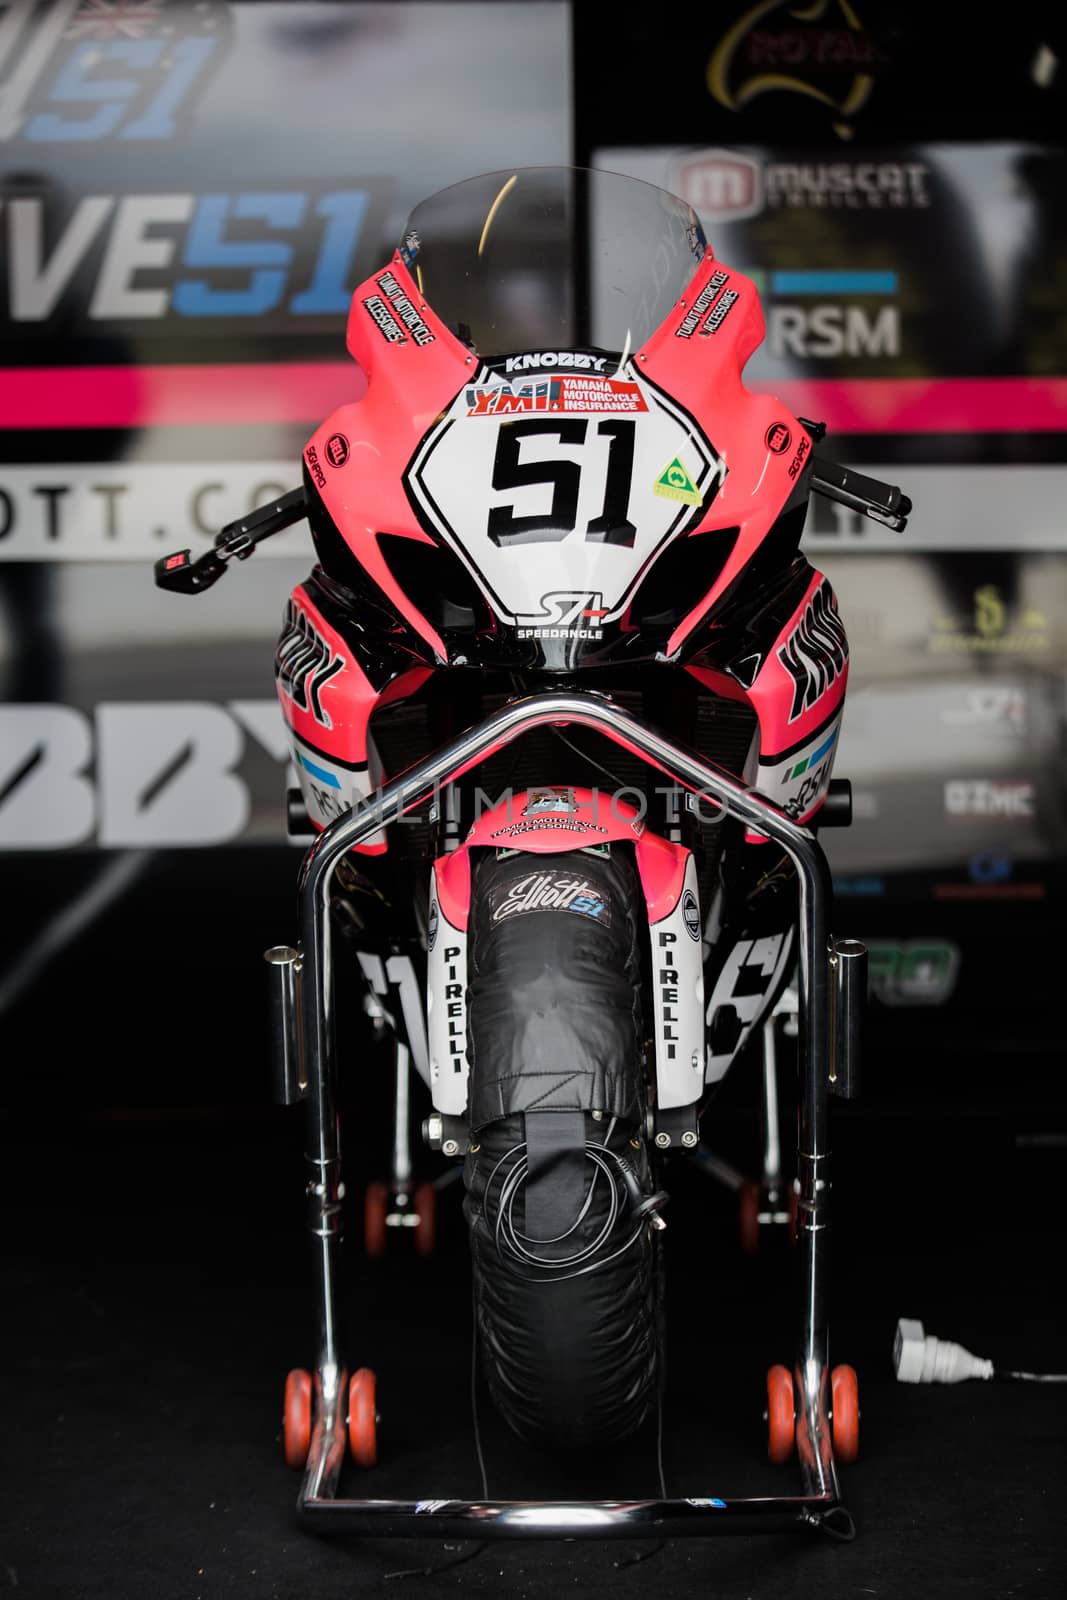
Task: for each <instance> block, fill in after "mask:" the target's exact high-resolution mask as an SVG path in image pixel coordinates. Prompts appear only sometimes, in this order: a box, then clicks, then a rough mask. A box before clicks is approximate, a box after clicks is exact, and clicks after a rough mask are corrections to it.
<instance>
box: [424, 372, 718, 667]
mask: <svg viewBox="0 0 1067 1600" xmlns="http://www.w3.org/2000/svg"><path fill="white" fill-rule="evenodd" d="M549 359H552V357H551V353H548V354H545V355H540V354H537V355H534V356H531V357H530V358H529V361H530V365H531V366H532V365H533V363H534V362H536V363H538V364H540V363H542V362H544V361H547V360H549ZM571 359H572V360H575V361H576V360H577V358H576V357H574V356H572V357H571ZM526 360H527V358H525V357H523V356H514V357H509V358H508V361H509V364H510V365H513V366H514V370H515V373H519V372H523V371H525V370H526V369H525V366H523V365H520V363H525V362H526ZM606 411H607V412H613V413H618V412H625V413H626V414H625V415H618V414H616V415H607V416H605V415H604V414H603V413H604V412H606ZM672 474H673V476H671V475H672ZM725 476H726V465H725V463H724V462H723V460H722V459H721V457H720V456H719V454H718V452H717V451H716V450H715V448H714V446H713V444H712V443H711V441H710V440H709V439H708V438H707V437H706V436H705V435H704V433H703V432H702V430H701V428H700V427H699V425H698V424H697V422H696V421H695V420H694V419H693V418H692V417H691V416H690V415H689V414H688V413H687V412H686V411H685V410H684V409H683V408H682V407H681V406H680V405H679V404H678V403H677V402H676V401H674V400H673V399H671V398H670V397H669V396H668V395H666V394H664V393H663V392H662V391H660V390H659V389H658V388H657V387H656V386H655V385H654V384H652V383H651V382H650V381H649V380H648V379H647V377H645V376H644V375H643V374H641V373H638V372H637V371H635V370H634V368H633V367H632V366H630V365H627V366H625V367H621V368H619V369H618V370H617V371H616V373H615V374H614V375H613V376H610V377H609V376H607V375H602V374H600V373H590V374H589V375H588V376H582V377H579V376H577V375H576V373H575V372H574V370H573V368H572V370H571V371H570V372H568V373H566V374H563V373H553V372H552V371H550V370H549V371H545V370H543V369H542V370H541V371H539V372H537V373H532V372H531V373H530V375H529V376H524V377H518V376H514V375H512V376H508V375H506V374H503V373H501V371H500V370H499V368H497V369H494V368H491V367H488V366H484V367H482V368H481V370H480V371H479V372H477V373H476V374H475V375H474V376H473V378H472V380H471V382H470V383H469V384H468V385H466V386H465V387H464V388H463V389H462V390H461V391H460V393H459V394H458V395H457V396H456V399H455V401H454V402H453V404H452V406H451V407H450V408H449V410H448V411H447V412H446V413H444V415H443V416H441V417H440V418H439V419H438V420H437V422H435V424H434V425H433V427H432V428H431V429H430V431H429V433H427V435H426V437H425V438H424V439H423V440H422V442H421V444H420V445H419V448H418V450H417V451H416V453H415V455H414V457H413V458H412V461H411V464H410V466H409V468H408V471H407V473H406V474H405V480H404V482H405V488H406V490H407V494H408V499H409V501H410V502H411V505H412V508H413V510H414V511H415V514H416V516H417V517H418V519H419V521H420V523H421V525H422V526H423V527H424V528H426V529H427V531H429V532H432V533H434V534H435V535H437V536H438V537H439V538H441V539H442V540H443V541H444V542H445V543H446V544H448V545H449V546H450V547H451V548H452V549H453V550H454V551H455V552H456V554H457V555H458V556H459V557H460V558H461V560H462V561H463V562H464V563H465V564H466V566H467V568H468V570H469V571H470V572H471V574H472V576H473V577H474V578H475V579H476V581H478V582H479V583H480V585H481V586H482V588H483V589H484V590H485V592H486V594H487V596H488V597H489V599H490V601H491V603H492V605H493V608H494V610H495V611H496V613H497V615H498V616H499V617H500V618H501V619H502V620H503V621H505V622H508V623H512V624H514V625H517V626H519V627H522V628H524V629H526V630H528V632H527V633H526V634H525V635H524V636H525V637H530V638H536V637H541V636H542V633H541V629H543V628H544V627H548V628H556V629H563V628H566V629H568V630H570V629H573V628H575V627H580V628H582V629H583V630H584V629H586V628H588V627H589V625H590V624H591V625H592V626H591V628H590V631H591V632H592V631H595V630H596V629H598V628H599V627H600V626H601V625H602V624H603V623H605V622H610V621H612V620H614V618H616V617H617V616H619V615H620V614H621V613H622V611H623V610H624V609H625V606H626V604H627V603H628V601H629V600H630V598H631V597H632V595H633V593H634V591H635V590H636V588H637V585H638V583H639V582H640V580H641V578H642V576H643V575H644V573H645V571H646V570H647V568H648V567H649V565H650V564H651V562H652V560H653V559H654V557H655V556H656V554H657V552H658V551H659V550H660V548H661V547H662V546H663V545H664V544H665V543H666V542H667V541H668V540H669V539H671V538H672V537H673V536H674V535H675V534H678V533H681V532H683V531H685V532H688V531H690V530H691V529H692V528H694V527H695V526H696V525H697V524H698V523H699V521H700V520H701V519H702V517H703V515H704V513H705V512H706V511H707V508H708V507H709V506H710V505H711V504H712V502H713V500H714V499H715V497H716V495H717V494H718V492H719V489H720V487H721V484H722V482H723V480H724V479H725ZM661 480H662V481H666V480H669V481H667V483H666V487H667V488H669V489H671V491H672V492H671V493H670V494H668V493H667V492H666V489H665V488H664V487H660V485H661ZM675 480H677V481H675ZM538 595H539V596H541V597H542V599H541V602H540V605H541V611H540V613H538V612H537V611H534V612H533V614H531V598H532V597H533V596H538ZM587 599H588V600H590V601H594V602H595V603H593V604H587V605H582V606H581V607H580V611H581V613H583V614H582V615H579V614H578V612H579V608H578V604H577V603H578V601H579V600H583V601H584V600H587ZM561 604H562V605H563V606H564V614H561V613H560V611H559V610H558V609H557V608H558V606H559V605H561ZM585 613H594V615H588V614H585ZM552 636H553V637H556V635H555V634H553V635H552ZM560 636H562V635H560ZM567 636H568V637H569V634H568V635H567Z"/></svg>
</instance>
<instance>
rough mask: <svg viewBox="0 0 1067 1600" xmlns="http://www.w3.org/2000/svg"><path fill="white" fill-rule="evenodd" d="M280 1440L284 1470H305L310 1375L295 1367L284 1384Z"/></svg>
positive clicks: (307, 1446)
mask: <svg viewBox="0 0 1067 1600" xmlns="http://www.w3.org/2000/svg"><path fill="white" fill-rule="evenodd" d="M282 1438H283V1439H284V1441H285V1464H286V1466H287V1467H297V1468H300V1467H303V1466H305V1465H306V1463H307V1458H308V1450H309V1449H310V1448H311V1373H310V1372H305V1371H304V1369H303V1368H302V1367H294V1368H293V1370H292V1372H290V1374H289V1376H288V1377H287V1378H286V1380H285V1411H284V1415H283V1417H282Z"/></svg>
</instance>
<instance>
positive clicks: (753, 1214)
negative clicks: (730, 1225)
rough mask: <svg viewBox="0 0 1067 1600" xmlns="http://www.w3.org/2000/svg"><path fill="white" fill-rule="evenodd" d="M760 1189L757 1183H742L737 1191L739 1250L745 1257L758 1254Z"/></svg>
mask: <svg viewBox="0 0 1067 1600" xmlns="http://www.w3.org/2000/svg"><path fill="white" fill-rule="evenodd" d="M759 1203H760V1188H759V1184H758V1183H743V1184H742V1185H741V1187H740V1189H739V1190H738V1191H737V1207H738V1223H739V1225H740V1229H741V1248H742V1250H743V1251H744V1252H745V1254H746V1256H754V1255H758V1254H759V1242H760V1227H759Z"/></svg>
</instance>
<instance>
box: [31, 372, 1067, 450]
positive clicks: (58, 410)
mask: <svg viewBox="0 0 1067 1600" xmlns="http://www.w3.org/2000/svg"><path fill="white" fill-rule="evenodd" d="M364 387H365V383H364V378H363V374H362V373H361V371H360V369H359V368H358V367H357V366H356V365H355V363H354V362H352V361H321V362H319V361H267V362H256V363H243V364H240V365H229V366H210V365H203V366H157V367H8V368H7V369H3V370H0V429H3V428H166V427H181V426H195V425H197V424H200V425H211V426H220V425H225V424H233V425H239V424H243V425H246V426H255V425H256V424H257V423H279V422H299V423H308V424H311V425H313V426H314V425H315V424H317V423H319V422H321V421H322V420H323V419H324V418H325V417H327V416H329V414H330V412H331V411H333V410H335V409H336V407H337V406H339V405H343V404H345V403H346V402H348V401H352V400H358V399H359V398H360V396H361V395H362V394H363V390H364ZM753 387H754V388H755V390H756V391H757V392H760V393H768V392H769V393H772V394H775V395H777V396H778V398H779V399H780V400H781V401H782V404H783V405H785V406H787V407H788V408H789V410H790V411H792V413H793V415H794V416H802V417H809V418H810V419H811V420H812V421H824V422H827V423H829V424H830V426H831V428H832V430H833V432H834V433H835V434H842V433H1047V432H1054V433H1059V432H1064V431H1067V378H943V379H937V378H842V379H821V378H812V379H807V378H797V379H787V380H785V381H783V382H780V383H774V384H771V383H767V384H756V385H754V386H753Z"/></svg>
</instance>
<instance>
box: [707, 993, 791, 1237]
mask: <svg viewBox="0 0 1067 1600" xmlns="http://www.w3.org/2000/svg"><path fill="white" fill-rule="evenodd" d="M798 1007H799V1000H798V996H797V990H796V986H795V984H790V986H789V987H788V988H787V989H786V990H785V991H784V993H783V994H782V995H781V996H780V997H779V999H778V1000H777V1002H776V1003H775V1005H774V1007H773V1008H772V1010H771V1013H770V1015H769V1016H768V1017H767V1018H766V1019H765V1021H764V1023H763V1026H762V1028H761V1029H760V1039H759V1044H760V1056H761V1061H760V1143H761V1146H762V1163H761V1171H760V1176H759V1178H758V1179H754V1178H750V1177H749V1176H747V1174H746V1173H744V1172H742V1171H741V1170H740V1168H738V1167H735V1166H734V1165H733V1164H732V1163H731V1162H729V1161H727V1160H726V1159H725V1158H724V1157H723V1156H720V1155H718V1154H717V1153H716V1152H715V1151H714V1150H711V1149H709V1147H708V1146H707V1145H706V1144H704V1143H703V1142H701V1144H700V1145H699V1146H698V1147H697V1149H696V1151H695V1152H694V1157H695V1160H696V1163H697V1165H698V1167H699V1168H700V1170H701V1171H702V1172H703V1173H704V1174H705V1175H706V1176H707V1177H709V1178H712V1179H714V1181H715V1182H716V1183H720V1184H722V1186H723V1187H724V1188H726V1189H729V1190H731V1191H732V1192H733V1193H734V1194H735V1195H736V1196H737V1210H738V1225H739V1232H740V1239H741V1247H742V1249H743V1250H744V1251H745V1253H746V1255H755V1254H756V1253H757V1252H758V1250H759V1248H760V1239H761V1236H762V1234H763V1230H764V1229H766V1228H788V1229H789V1232H790V1235H791V1237H793V1238H794V1239H795V1237H796V1221H797V1184H796V1183H795V1182H791V1181H790V1180H789V1179H788V1178H787V1176H786V1175H785V1173H784V1172H783V1170H782V1129H781V1117H780V1115H779V1107H778V1049H779V1040H780V1036H783V1035H784V1036H785V1037H786V1038H788V1039H795V1038H796V1037H797V1032H798Z"/></svg>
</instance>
